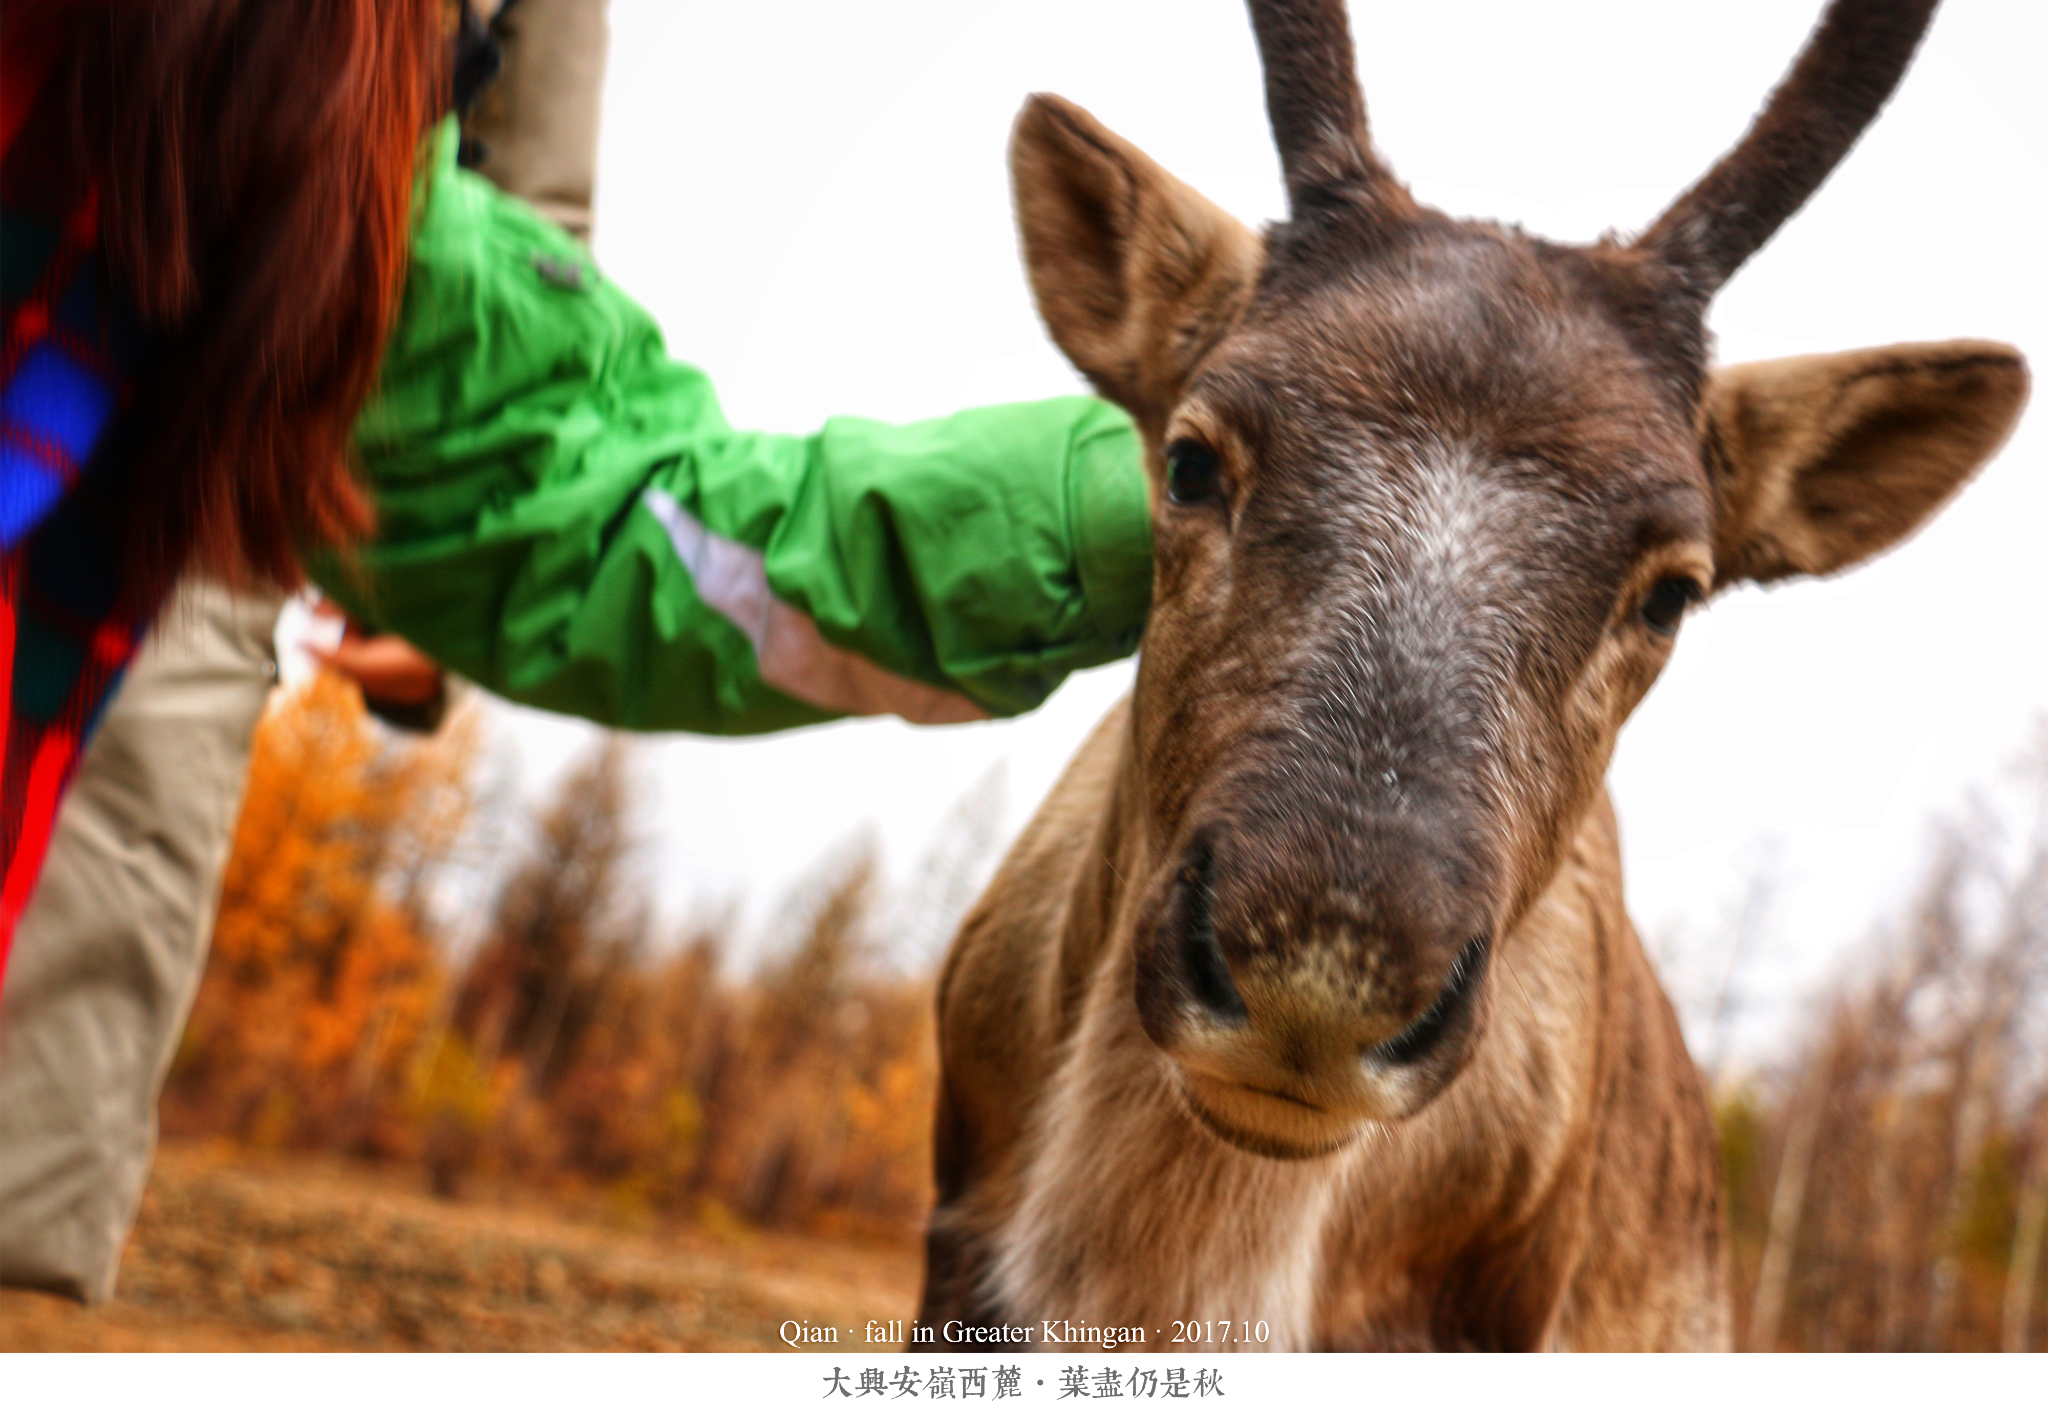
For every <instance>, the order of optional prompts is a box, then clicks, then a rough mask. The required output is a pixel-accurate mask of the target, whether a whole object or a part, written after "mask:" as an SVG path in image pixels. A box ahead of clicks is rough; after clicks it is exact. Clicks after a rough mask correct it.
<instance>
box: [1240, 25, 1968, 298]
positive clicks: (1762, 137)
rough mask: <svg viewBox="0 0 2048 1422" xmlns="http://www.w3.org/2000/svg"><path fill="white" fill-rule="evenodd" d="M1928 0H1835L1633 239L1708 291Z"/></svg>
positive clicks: (1822, 172)
mask: <svg viewBox="0 0 2048 1422" xmlns="http://www.w3.org/2000/svg"><path fill="white" fill-rule="evenodd" d="M1936 3H1937V0H1834V3H1833V4H1831V5H1829V6H1828V9H1827V13H1826V14H1824V15H1823V16H1822V17H1821V22H1820V24H1819V25H1818V26H1817V27H1816V28H1815V29H1814V32H1813V35H1812V36H1811V38H1809V39H1808V40H1807V42H1806V48H1805V49H1803V50H1802V51H1800V54H1799V58H1798V60H1797V61H1795V62H1794V64H1793V66H1792V70H1791V72H1790V73H1789V74H1787V75H1786V77H1785V79H1784V81H1783V82H1782V83H1781V84H1779V86H1778V87H1777V89H1776V90H1775V91H1773V92H1772V94H1771V97H1770V101H1769V102H1768V103H1767V104H1766V105H1765V106H1764V109H1763V112H1762V113H1760V114H1758V115H1757V117H1756V120H1755V122H1753V123H1752V124H1751V125H1750V127H1749V132H1747V133H1745V134H1744V135H1743V136H1742V141H1741V142H1740V143H1738V144H1736V145H1735V147H1733V148H1731V149H1730V150H1729V151H1728V152H1727V153H1726V154H1724V155H1723V156H1722V158H1721V161H1720V162H1718V163H1716V164H1715V165H1714V166H1713V168H1712V169H1711V170H1709V171H1708V173H1707V175H1706V176H1705V177H1703V178H1701V179H1700V180H1699V182H1697V183H1695V184H1694V185H1693V186H1692V187H1691V188H1690V189H1689V190H1687V192H1686V193H1685V194H1684V195H1683V196H1681V197H1680V198H1679V199H1678V201H1676V202H1674V203H1673V204H1672V205H1671V207H1670V208H1669V210H1667V211H1666V212H1665V214H1664V215H1663V216H1662V217H1660V218H1658V219H1657V222H1656V225H1655V226H1653V227H1651V228H1650V230H1649V231H1648V232H1646V233H1644V234H1643V236H1642V237H1641V239H1640V240H1639V241H1638V242H1637V243H1636V245H1637V246H1638V247H1640V248H1645V249H1648V250H1651V251H1654V252H1656V253H1657V254H1658V255H1660V256H1662V257H1663V258H1664V259H1665V260H1666V261H1668V262H1670V263H1671V264H1672V265H1673V266H1676V267H1677V268H1679V269H1680V270H1681V271H1682V272H1684V273H1685V274H1686V275H1687V277H1688V278H1689V279H1690V281H1691V282H1692V283H1694V284H1695V290H1696V291H1697V294H1698V295H1699V297H1700V298H1701V300H1702V301H1704V299H1705V298H1706V297H1708V296H1711V295H1712V294H1713V293H1714V291H1716V290H1717V289H1718V288H1719V287H1720V286H1721V284H1722V283H1724V282H1726V281H1727V280H1728V278H1729V277H1731V276H1733V275H1734V274H1735V271H1736V269H1737V268H1738V267H1740V266H1741V265H1742V264H1743V263H1744V262H1746V261H1748V260H1749V258H1750V256H1751V254H1752V253H1754V252H1755V251H1756V250H1757V248H1759V247H1761V246H1763V244H1764V243H1765V242H1767V241H1769V240H1770V238H1771V234H1772V233H1774V232H1776V231H1777V230H1778V227H1779V225H1780V224H1781V223H1783V222H1784V221H1785V219H1786V218H1788V217H1790V216H1791V215H1792V214H1793V213H1794V212H1797V211H1798V210H1799V208H1800V206H1801V204H1803V203H1804V202H1805V201H1806V199H1807V198H1808V197H1810V196H1812V194H1813V191H1814V189H1816V188H1818V187H1819V186H1820V185H1821V183H1822V182H1823V181H1824V180H1825V179H1826V178H1827V176H1828V174H1829V173H1830V172H1832V171H1833V170H1834V167H1835V164H1837V163H1839V162H1840V161H1841V160H1842V156H1843V155H1844V154H1846V153H1847V152H1848V151H1849V149H1850V148H1851V147H1852V146H1853V145H1854V144H1855V142H1856V140H1857V139H1858V138H1859V137H1861V136H1862V134H1863V130H1864V129H1865V128H1867V127H1869V125H1870V121H1871V120H1872V119H1874V118H1876V117H1877V111H1878V110H1879V109H1880V108H1882V107H1883V106H1884V102H1885V100H1887V99H1889V98H1890V97H1891V94H1892V90H1893V89H1895V88H1896V87H1898V82H1899V77H1900V76H1901V75H1902V74H1904V73H1905V72H1906V64H1907V62H1908V61H1909V60H1910V59H1912V57H1913V51H1914V49H1915V48H1917V47H1918V45H1919V43H1920V36H1921V35H1922V34H1924V33H1925V32H1926V30H1927V25H1928V21H1929V20H1931V19H1932V18H1933V15H1934V7H1935V5H1936ZM1255 8H1256V7H1255ZM1269 82H1270V80H1269Z"/></svg>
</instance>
